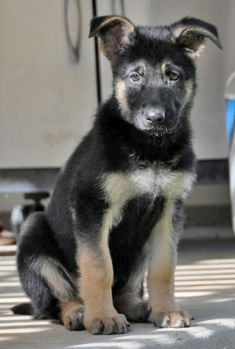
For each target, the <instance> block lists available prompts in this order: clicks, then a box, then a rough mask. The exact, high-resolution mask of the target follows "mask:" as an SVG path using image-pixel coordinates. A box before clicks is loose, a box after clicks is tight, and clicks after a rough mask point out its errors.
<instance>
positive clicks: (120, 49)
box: [90, 16, 221, 136]
mask: <svg viewBox="0 0 235 349" xmlns="http://www.w3.org/2000/svg"><path fill="white" fill-rule="evenodd" d="M93 35H97V36H98V37H99V38H100V46H101V50H102V52H103V53H104V55H105V56H106V57H107V58H108V59H109V61H110V63H111V66H112V71H113V78H114V93H115V97H116V99H117V101H118V104H119V107H120V110H121V115H122V117H123V118H124V119H125V120H126V121H127V122H129V123H131V124H132V125H134V126H135V127H136V128H138V129H140V130H142V131H143V132H145V133H148V134H150V135H156V136H160V135H163V134H165V133H168V132H171V133H172V132H174V130H176V129H177V127H178V126H179V125H180V121H181V119H182V117H183V115H184V114H185V113H184V111H185V110H186V109H187V108H188V107H189V106H190V105H191V103H192V100H193V96H194V92H195V87H196V83H195V66H194V60H195V59H196V57H198V56H200V53H201V52H202V51H203V49H204V47H205V42H206V39H210V40H211V41H213V42H214V43H215V44H216V45H217V46H218V47H220V48H221V44H220V42H219V38H218V33H217V30H216V28H215V27H214V26H213V25H212V24H209V23H207V22H204V21H201V20H199V19H196V18H188V17H186V18H184V19H182V20H181V21H179V22H176V23H174V24H172V25H170V26H161V27H136V26H135V25H134V24H133V23H132V22H131V21H130V20H129V19H127V18H126V17H123V16H104V17H97V18H94V19H93V20H92V21H91V30H90V37H91V36H93Z"/></svg>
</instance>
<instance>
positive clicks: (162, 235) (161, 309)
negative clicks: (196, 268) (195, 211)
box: [147, 201, 191, 328]
mask: <svg viewBox="0 0 235 349" xmlns="http://www.w3.org/2000/svg"><path fill="white" fill-rule="evenodd" d="M172 215H173V201H168V203H167V204H166V207H165V210H164V212H163V216H162V218H161V220H160V221H159V223H157V224H156V226H155V228H154V229H153V233H152V237H151V239H150V242H149V246H148V248H149V252H150V263H149V271H148V276H147V286H148V291H149V303H150V307H151V309H152V311H151V314H150V318H149V320H150V321H151V322H153V323H154V324H155V325H156V326H158V327H177V328H178V327H185V326H186V327H188V326H190V324H191V316H190V315H189V314H188V313H187V312H185V311H182V310H180V309H179V307H178V306H177V304H176V301H175V295H174V270H175V264H176V257H177V256H176V243H175V242H174V241H173V225H172Z"/></svg>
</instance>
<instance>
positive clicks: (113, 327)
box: [84, 313, 130, 334]
mask: <svg viewBox="0 0 235 349" xmlns="http://www.w3.org/2000/svg"><path fill="white" fill-rule="evenodd" d="M84 324H85V327H86V329H87V330H88V331H89V332H91V333H93V334H118V333H119V334H120V333H126V332H127V331H128V327H129V326H130V325H129V323H128V321H127V319H126V317H125V315H123V314H118V313H116V314H111V315H110V316H107V315H98V316H94V317H92V318H87V316H86V313H85V317H84Z"/></svg>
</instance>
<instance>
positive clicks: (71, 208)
mask: <svg viewBox="0 0 235 349" xmlns="http://www.w3.org/2000/svg"><path fill="white" fill-rule="evenodd" d="M110 18H111V17H110ZM105 19H107V17H103V18H98V19H95V20H93V22H92V27H91V36H92V35H94V34H97V33H98V35H99V34H100V35H101V38H102V40H103V43H104V44H105V45H109V43H107V40H108V39H107V36H106V32H107V30H114V29H115V26H116V25H118V20H117V19H116V20H115V21H114V23H112V25H111V26H110V28H111V29H110V28H108V29H107V28H106V26H105V27H104V28H102V31H99V27H100V26H101V25H102V23H103V21H104V20H105ZM125 21H127V19H125ZM128 21H129V20H128ZM185 21H186V20H183V21H182V22H178V24H174V25H172V26H168V27H134V31H133V30H131V33H130V38H129V41H128V42H129V44H128V45H126V44H125V45H126V46H125V45H124V44H123V43H122V41H121V39H120V37H118V40H119V42H118V45H119V46H118V47H116V48H115V49H114V50H113V52H112V55H110V52H109V54H108V55H109V57H111V58H110V59H112V62H111V64H112V70H113V76H114V92H113V94H112V95H111V97H110V98H109V99H108V101H107V102H106V103H104V104H103V105H102V106H101V107H100V109H99V110H98V112H97V114H96V117H95V121H94V125H93V127H92V129H91V131H90V132H89V133H88V134H87V135H86V136H85V138H84V139H83V141H82V142H81V143H80V144H79V146H78V147H77V149H76V150H75V151H74V153H73V154H72V156H71V157H70V159H69V160H68V162H67V164H66V166H65V168H64V169H62V171H61V173H60V175H59V178H58V180H57V183H56V186H55V189H54V193H53V196H52V199H51V202H50V204H49V206H48V208H47V210H46V212H45V213H36V214H33V215H32V216H31V217H30V218H29V219H28V221H27V222H26V224H25V226H24V228H23V231H22V236H21V241H20V244H19V252H18V257H17V261H18V269H19V274H20V278H21V282H22V285H23V288H24V290H25V292H26V293H27V295H28V296H29V297H30V298H31V301H32V305H33V308H34V311H35V312H36V313H41V314H42V315H46V316H50V317H57V316H58V311H59V304H58V300H57V299H56V297H55V296H54V295H53V292H52V291H51V289H50V287H49V286H48V284H47V283H46V281H45V280H44V279H43V278H41V277H40V276H39V275H38V273H37V272H36V271H34V270H33V269H32V268H31V267H29V265H30V262H29V261H32V260H36V259H37V256H44V257H48V256H49V257H52V258H54V259H56V260H58V261H59V262H60V263H61V264H62V265H63V267H64V268H65V269H66V270H67V272H68V274H69V275H70V276H71V280H75V279H76V278H79V266H78V265H77V264H76V251H77V249H76V240H78V241H81V242H85V243H86V244H87V245H89V246H92V248H94V249H95V248H96V245H98V242H99V240H100V234H101V233H100V227H101V221H102V217H103V216H104V214H105V212H106V211H107V210H108V209H109V208H110V203H109V202H108V200H107V197H106V195H105V193H104V189H103V186H102V184H103V183H102V176H103V175H104V174H109V173H128V172H131V171H135V170H137V169H144V168H150V167H155V168H164V169H169V171H178V172H185V171H186V172H191V173H193V172H194V163H195V157H194V153H193V150H192V142H191V127H190V121H189V112H190V109H191V106H192V101H193V97H194V94H195V88H196V78H195V65H194V62H193V59H192V58H191V57H189V55H188V53H187V50H185V44H184V45H183V46H182V40H183V39H182V38H181V41H180V45H179V44H178V41H179V38H178V37H177V38H176V37H175V36H174V28H176V27H177V28H178V27H180V26H181V25H184V26H185V25H186V24H187V25H188V24H190V25H192V24H193V25H194V26H196V27H198V26H199V27H200V26H201V25H202V22H201V21H199V20H194V19H190V21H189V22H190V23H186V22H187V21H186V22H185ZM192 22H193V23H192ZM203 23H204V22H203ZM124 24H125V23H124ZM203 30H204V29H203ZM207 30H208V31H209V32H210V35H213V38H214V41H215V40H216V37H217V32H216V30H215V28H214V27H213V26H212V27H210V26H209V27H207ZM115 33H116V32H114V34H113V35H116V34H115ZM120 33H122V31H120V32H118V35H120ZM178 35H179V34H178ZM201 35H203V33H202V34H201ZM205 36H206V35H205ZM207 37H208V35H207ZM108 38H110V35H109V36H108ZM197 39H198V38H197V37H196V39H195V40H197ZM118 40H117V41H118ZM125 42H127V41H125ZM109 49H110V47H109ZM108 55H107V56H108ZM139 59H144V60H145V61H146V62H147V64H148V65H149V67H150V68H147V69H148V73H146V74H149V75H148V77H146V76H147V75H145V77H143V73H141V72H139V71H138V69H139V68H138V67H135V68H133V69H134V71H135V72H137V76H135V77H134V79H136V78H137V80H138V79H142V80H140V81H142V82H141V84H142V85H141V86H140V85H139V86H138V87H136V86H133V84H134V83H135V82H133V81H132V82H131V81H130V80H128V79H129V77H127V71H126V69H127V66H128V65H129V64H132V63H133V64H135V63H136V62H137V61H138V60H139ZM163 60H169V62H170V64H169V68H168V69H169V71H168V72H167V73H164V74H165V76H164V77H162V73H161V72H160V70H159V69H160V68H159V64H160V62H162V61H163ZM175 70H177V72H176V74H178V75H179V76H180V77H178V75H176V78H177V79H178V78H179V79H178V80H177V81H176V82H173V80H170V79H171V78H174V79H175V75H173V76H172V75H171V76H170V74H175ZM146 71H147V70H146ZM172 71H173V72H172ZM141 74H142V75H141ZM167 74H168V75H167ZM118 80H122V81H124V82H125V86H126V87H125V89H126V90H125V93H126V98H127V104H128V108H129V109H128V110H129V112H128V113H127V114H128V115H127V114H125V113H124V112H123V111H122V108H121V107H120V103H122V101H120V100H118V98H117V95H116V93H115V84H116V83H117V82H118ZM187 81H189V82H190V83H191V89H192V91H191V92H192V93H191V96H190V98H189V99H188V100H187V101H186V102H185V95H186V89H185V84H186V82H187ZM138 83H139V82H138ZM146 104H147V107H149V106H151V107H153V108H155V107H156V105H157V107H159V105H160V106H161V107H162V108H164V110H165V112H166V115H165V121H164V122H165V124H164V129H163V131H162V128H159V125H158V124H156V125H154V126H153V127H152V126H151V127H145V126H142V125H143V124H144V123H145V121H146V120H145V118H146V115H145V114H144V113H145V111H146V110H144V108H145V107H143V106H144V105H146ZM137 114H138V117H139V118H140V117H141V121H140V120H137V116H136V115H137ZM140 115H141V116H140ZM137 122H141V127H138V125H137ZM166 200H167V197H165V196H164V195H159V196H157V197H155V199H154V201H152V200H151V199H150V196H149V195H147V194H146V195H142V196H137V197H134V198H133V199H131V200H130V201H128V202H127V203H126V204H125V206H124V208H123V213H122V219H121V221H120V222H119V223H118V224H117V225H116V226H115V225H114V226H113V227H112V229H111V232H110V240H109V246H110V252H111V257H112V262H113V268H114V280H115V282H114V286H113V294H114V296H115V294H117V293H119V292H120V290H122V289H123V287H124V286H125V285H126V283H127V282H128V280H129V278H130V275H131V274H132V272H134V271H135V269H136V268H137V264H138V263H141V258H144V256H143V255H142V253H143V251H142V248H143V246H144V244H145V243H146V241H147V240H148V238H149V236H150V233H151V230H152V228H153V226H154V225H155V224H156V222H157V221H158V220H159V219H160V217H161V215H162V212H163V209H164V207H165V202H166ZM181 206H182V200H181V198H177V201H176V208H178V211H177V212H178V214H175V217H173V219H174V225H175V227H178V226H180V225H181V224H180V222H181V218H180V217H181V214H180V213H179V212H180V211H181ZM176 230H181V228H180V229H178V228H177V229H176ZM176 240H177V239H176ZM61 275H62V274H61ZM64 277H66V275H64ZM71 280H69V282H70V283H71V288H73V281H71ZM139 286H140V290H139V291H141V284H140V285H139Z"/></svg>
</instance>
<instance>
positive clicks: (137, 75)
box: [129, 72, 140, 82]
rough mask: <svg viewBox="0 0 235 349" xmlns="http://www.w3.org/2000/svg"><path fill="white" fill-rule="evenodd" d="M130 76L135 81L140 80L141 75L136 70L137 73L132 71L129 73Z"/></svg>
mask: <svg viewBox="0 0 235 349" xmlns="http://www.w3.org/2000/svg"><path fill="white" fill-rule="evenodd" d="M129 78H130V80H131V81H133V82H138V81H139V80H140V75H139V74H138V73H136V72H135V73H131V74H130V75H129Z"/></svg>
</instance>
